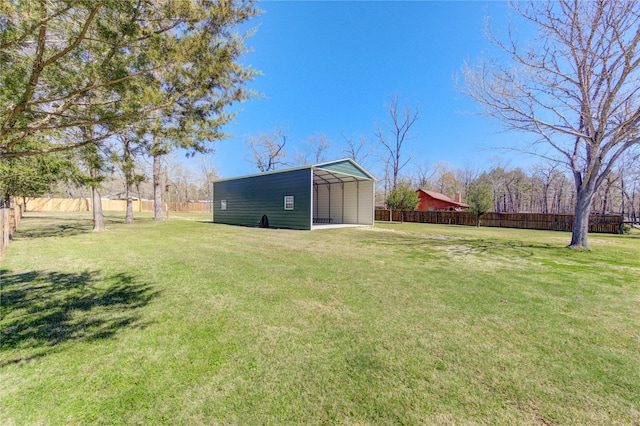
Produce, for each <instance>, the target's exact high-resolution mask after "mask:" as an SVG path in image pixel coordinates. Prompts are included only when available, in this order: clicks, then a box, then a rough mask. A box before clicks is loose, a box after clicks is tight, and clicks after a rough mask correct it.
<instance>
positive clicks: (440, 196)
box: [417, 188, 470, 207]
mask: <svg viewBox="0 0 640 426" xmlns="http://www.w3.org/2000/svg"><path fill="white" fill-rule="evenodd" d="M417 192H424V193H425V194H427V195H428V196H430V197H431V198H435V199H436V200H440V201H444V202H447V203H451V204H455V205H456V206H460V207H470V206H469V204H466V203H462V202H460V203H459V202H457V201H456V200H452V199H451V198H449V197H447V196H446V195H444V194H441V193H439V192H435V191H427V190H426V189H422V188H420V189H418V191H417Z"/></svg>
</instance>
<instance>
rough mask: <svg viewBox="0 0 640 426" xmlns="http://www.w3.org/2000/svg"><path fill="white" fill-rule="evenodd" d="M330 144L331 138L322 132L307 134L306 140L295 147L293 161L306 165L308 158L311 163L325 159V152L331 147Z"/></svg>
mask: <svg viewBox="0 0 640 426" xmlns="http://www.w3.org/2000/svg"><path fill="white" fill-rule="evenodd" d="M331 145H332V142H331V140H330V139H329V138H327V136H326V135H325V134H324V133H316V134H315V135H314V136H309V138H308V139H307V141H306V142H305V143H304V144H303V145H302V146H301V147H298V149H296V155H295V156H294V158H293V162H294V163H295V164H300V165H306V164H309V160H311V163H313V164H318V163H322V162H323V161H327V158H326V153H327V151H328V150H329V149H330V148H331Z"/></svg>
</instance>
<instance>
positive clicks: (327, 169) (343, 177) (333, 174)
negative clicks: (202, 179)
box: [214, 158, 375, 184]
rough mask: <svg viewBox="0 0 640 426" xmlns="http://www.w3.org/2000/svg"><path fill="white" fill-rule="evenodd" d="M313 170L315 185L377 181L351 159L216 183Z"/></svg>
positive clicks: (220, 180) (221, 180) (273, 171)
mask: <svg viewBox="0 0 640 426" xmlns="http://www.w3.org/2000/svg"><path fill="white" fill-rule="evenodd" d="M303 169H311V170H312V173H313V183H317V184H327V183H340V182H355V181H362V180H375V177H373V175H372V174H370V173H369V172H367V171H366V170H365V169H364V168H362V166H360V165H359V164H358V163H356V162H355V161H353V160H352V159H351V158H343V159H341V160H335V161H329V162H325V163H319V164H312V165H307V166H300V167H292V168H289V169H281V170H272V171H269V172H263V173H256V174H252V175H245V176H238V177H234V178H227V179H218V180H215V181H214V182H223V181H227V180H235V179H244V178H249V177H255V176H263V175H267V174H276V173H285V172H290V171H292V170H303Z"/></svg>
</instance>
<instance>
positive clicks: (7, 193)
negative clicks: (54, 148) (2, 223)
mask: <svg viewBox="0 0 640 426" xmlns="http://www.w3.org/2000/svg"><path fill="white" fill-rule="evenodd" d="M24 146H25V147H28V149H34V150H35V149H39V148H40V147H41V146H42V145H41V143H39V142H38V141H37V140H31V141H29V143H26V141H25V144H24ZM82 177H83V174H82V172H81V171H80V170H79V168H78V163H77V158H75V157H74V156H73V155H72V154H71V153H68V152H56V153H52V154H50V155H49V157H47V158H45V157H44V156H42V155H34V156H30V157H16V158H6V159H5V160H3V161H0V198H1V199H2V201H3V202H4V203H5V205H6V204H7V203H8V202H9V200H11V198H12V197H40V196H42V195H44V194H46V193H48V192H49V191H51V189H52V188H53V186H54V185H56V184H57V183H59V182H74V183H78V182H80V181H81V180H82Z"/></svg>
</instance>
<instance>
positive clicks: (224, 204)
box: [220, 200, 227, 210]
mask: <svg viewBox="0 0 640 426" xmlns="http://www.w3.org/2000/svg"><path fill="white" fill-rule="evenodd" d="M226 209H227V200H220V210H226Z"/></svg>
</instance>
